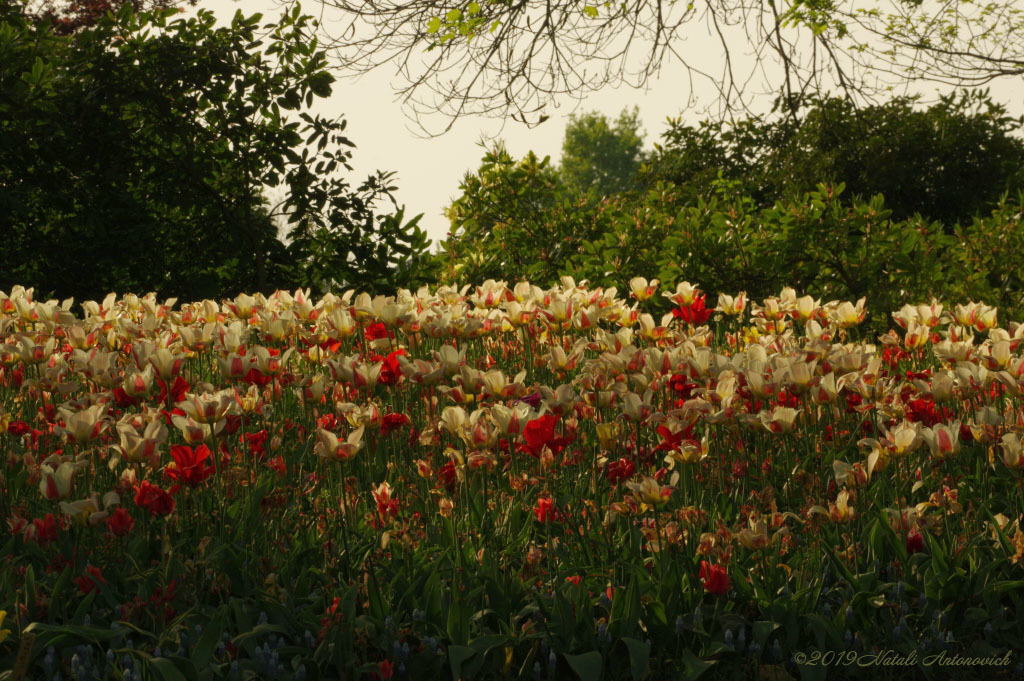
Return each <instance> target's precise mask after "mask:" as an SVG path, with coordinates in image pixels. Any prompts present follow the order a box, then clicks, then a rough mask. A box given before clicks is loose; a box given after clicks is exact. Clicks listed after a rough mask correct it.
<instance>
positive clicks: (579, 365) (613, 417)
mask: <svg viewBox="0 0 1024 681" xmlns="http://www.w3.org/2000/svg"><path fill="white" fill-rule="evenodd" d="M802 293H803V292H796V291H794V290H792V289H785V290H783V291H782V292H781V293H780V294H779V295H778V296H776V297H772V298H768V299H766V300H762V301H754V300H748V299H747V296H746V294H744V293H736V292H733V294H732V295H726V294H717V295H715V294H714V292H708V293H706V292H702V291H701V290H700V289H699V287H698V286H696V285H691V284H689V283H685V282H683V283H679V284H673V285H671V286H666V285H662V284H660V283H659V282H658V281H646V280H644V279H640V278H637V279H634V280H633V281H632V282H630V286H629V290H628V291H616V290H615V289H601V288H596V287H590V286H589V285H588V284H587V282H575V281H573V280H572V279H570V278H568V277H564V278H563V279H562V281H561V282H560V283H559V284H558V285H556V286H553V287H551V288H546V289H544V288H540V287H539V286H536V285H531V284H528V283H525V282H522V283H515V284H512V283H506V282H495V281H487V282H484V283H483V284H481V285H479V286H475V287H465V288H462V289H456V288H452V287H448V286H439V287H424V288H422V289H420V290H418V291H406V290H401V291H399V292H398V294H397V295H395V296H387V297H385V296H371V295H368V294H366V293H360V292H357V291H346V292H344V293H341V292H339V294H338V295H334V294H326V295H324V296H323V297H322V298H320V299H314V298H312V297H311V296H310V293H309V292H308V291H301V290H300V291H295V292H294V293H290V294H289V293H287V292H284V291H279V292H276V293H274V294H272V295H269V296H264V295H260V294H257V295H253V296H249V295H239V296H237V297H236V298H234V299H233V300H224V301H213V300H204V301H201V302H189V303H181V302H179V301H175V300H166V301H161V300H159V299H157V298H156V296H155V295H153V294H150V295H147V296H144V297H140V296H136V295H131V294H126V295H114V294H111V295H110V296H108V297H107V298H106V299H105V300H103V301H102V302H97V301H85V302H80V301H71V300H68V301H63V302H61V301H55V300H51V301H42V300H36V299H35V298H34V297H33V292H32V291H31V290H26V289H23V288H20V287H18V288H15V289H14V290H12V291H10V292H9V293H0V515H2V516H3V522H2V523H0V566H2V568H0V681H18V680H19V679H40V680H45V681H55V680H57V679H61V680H63V681H67V680H70V679H76V680H85V679H94V680H106V679H115V680H125V681H135V680H149V679H156V680H161V681H179V680H182V679H184V680H189V681H191V680H194V679H198V680H204V681H205V680H213V679H238V680H242V679H270V680H280V681H293V680H294V681H302V680H308V681H314V680H317V679H339V680H340V679H344V680H346V681H355V680H357V679H366V680H368V681H369V680H386V679H396V680H405V679H410V680H419V679H424V680H427V679H450V680H452V681H455V680H456V679H463V680H467V681H468V680H471V679H527V680H533V681H561V680H563V679H565V680H570V681H571V680H573V679H580V680H581V681H612V680H618V679H623V680H631V681H640V680H642V679H648V680H651V681H668V680H673V681H675V680H695V679H773V680H774V679H808V680H819V679H820V680H825V679H845V678H851V679H869V678H880V679H919V678H920V679H937V680H946V679H982V678H985V679H993V680H999V679H1006V680H1009V679H1021V678H1024V624H1021V623H1020V622H1019V621H1018V615H1019V614H1020V613H1021V611H1022V608H1024V527H1022V523H1024V489H1022V475H1024V453H1022V451H1021V438H1022V436H1024V399H1022V391H1024V356H1022V347H1021V345H1022V343H1024V324H1022V323H1017V322H1014V321H1009V320H1005V319H1003V318H1002V317H1001V315H999V311H998V310H996V309H995V308H993V307H990V306H987V305H985V304H984V303H980V302H967V301H942V302H940V301H937V300H931V301H920V304H916V305H906V306H904V307H903V308H902V309H900V310H894V311H892V315H891V317H890V318H889V319H888V320H871V321H874V322H876V325H875V326H873V327H870V328H878V326H877V322H879V321H882V323H883V324H887V326H888V328H889V329H890V330H889V331H887V332H886V333H884V334H878V333H877V331H869V326H868V324H867V323H866V321H865V312H864V305H865V301H864V300H863V299H862V300H860V301H825V302H823V301H821V300H817V299H814V298H812V297H811V296H806V295H802ZM713 303H714V304H713Z"/></svg>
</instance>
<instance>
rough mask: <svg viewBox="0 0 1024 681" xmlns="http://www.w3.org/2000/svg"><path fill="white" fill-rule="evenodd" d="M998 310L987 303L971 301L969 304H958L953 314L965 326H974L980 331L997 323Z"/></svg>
mask: <svg viewBox="0 0 1024 681" xmlns="http://www.w3.org/2000/svg"><path fill="white" fill-rule="evenodd" d="M996 314H997V310H996V308H994V307H991V306H989V305H986V304H985V303H970V304H969V305H957V306H956V307H955V308H954V311H953V316H954V317H956V321H957V323H959V324H962V325H963V326H970V327H974V328H975V329H976V330H978V331H988V330H989V329H991V328H993V327H995V325H996Z"/></svg>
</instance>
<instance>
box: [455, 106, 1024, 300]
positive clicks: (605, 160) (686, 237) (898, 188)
mask: <svg viewBox="0 0 1024 681" xmlns="http://www.w3.org/2000/svg"><path fill="white" fill-rule="evenodd" d="M800 111H801V115H800V116H799V117H798V118H796V119H794V118H793V117H792V116H790V115H789V113H788V112H784V111H782V112H776V114H775V115H773V116H767V117H763V118H747V119H743V120H741V121H738V122H737V123H736V124H734V125H726V124H723V123H722V122H720V121H713V120H709V121H704V122H702V123H700V124H698V125H696V126H689V125H686V124H684V123H683V122H682V121H681V120H678V119H676V120H673V121H670V123H669V125H668V128H667V129H666V131H665V132H664V133H663V134H662V136H661V138H660V141H659V142H658V143H657V144H655V145H654V148H653V150H652V151H645V150H644V149H643V145H642V133H641V131H640V130H639V124H638V121H637V116H636V112H635V111H633V112H631V111H628V110H627V111H624V112H623V113H622V114H621V115H620V116H619V118H618V119H617V120H616V121H615V122H610V121H608V120H607V119H606V118H605V117H604V116H602V115H600V114H597V113H590V114H585V115H582V116H579V117H574V118H572V119H571V122H570V124H569V126H568V127H567V129H566V134H565V141H564V144H563V149H562V159H561V163H560V164H554V163H552V162H551V160H550V159H549V158H544V159H540V158H538V157H537V156H536V154H533V153H532V152H531V153H529V154H527V155H526V156H525V157H523V158H521V159H516V158H513V157H512V156H511V155H510V154H509V153H508V151H507V150H506V149H505V148H504V147H503V146H502V145H501V144H497V145H495V146H494V147H493V148H490V149H488V150H487V152H486V154H485V156H484V158H483V161H482V164H481V166H480V167H479V169H477V171H475V172H471V173H467V175H466V176H465V178H464V180H463V182H462V184H461V186H460V190H461V194H460V196H458V197H457V198H456V199H455V200H454V201H453V202H452V204H451V206H450V207H449V209H448V216H449V219H450V221H451V226H452V229H451V236H450V238H449V240H448V241H447V242H446V243H445V244H444V248H445V253H446V257H447V262H446V267H445V272H446V276H447V277H448V278H449V279H450V280H453V281H457V282H462V283H470V282H479V281H482V280H484V279H487V278H496V279H509V280H514V279H517V278H521V277H525V278H529V279H530V280H532V281H537V282H549V281H555V280H557V277H558V276H559V275H562V274H569V275H572V276H574V277H576V278H577V280H579V279H583V278H586V279H589V280H590V281H591V282H593V283H595V284H600V285H605V286H618V287H619V288H620V290H622V289H623V288H625V287H626V286H627V283H628V281H629V280H630V278H632V277H634V276H644V277H647V278H654V277H657V278H659V279H661V280H662V281H666V282H674V281H679V280H682V279H686V280H689V281H691V282H694V283H697V284H700V285H701V286H702V287H703V288H704V289H705V290H706V291H708V292H710V293H712V294H715V293H717V292H723V293H735V292H736V291H739V290H745V291H747V292H748V293H749V294H750V295H752V296H768V295H775V294H777V293H778V292H779V290H781V288H782V287H783V286H795V287H797V289H798V290H801V291H806V292H809V293H813V294H814V295H816V296H819V295H820V296H826V297H827V298H844V299H857V298H859V297H861V296H867V297H868V301H869V304H870V305H871V306H872V308H873V311H874V312H875V313H876V319H877V318H879V317H881V318H884V317H885V316H886V315H887V314H888V312H889V311H891V310H894V309H898V308H899V307H900V306H901V305H902V304H904V303H906V302H919V301H927V300H928V299H929V298H930V297H931V296H932V295H936V296H940V297H942V296H946V297H947V298H948V299H949V300H950V301H954V300H955V301H960V300H967V299H980V298H984V299H985V300H986V302H989V303H990V304H998V305H1001V306H1002V307H1003V309H1004V310H1005V311H1006V312H1011V313H1014V312H1024V305H1022V303H1024V301H1022V300H1021V295H1022V294H1021V290H1022V283H1024V247H1022V246H1021V244H1024V229H1022V227H1021V192H1022V191H1024V141H1022V140H1021V138H1020V137H1019V135H1018V134H1017V133H1018V132H1019V130H1020V127H1021V124H1022V121H1021V120H1020V119H1014V118H1011V117H1010V116H1008V115H1007V114H1006V111H1005V109H1004V108H1003V107H1001V106H999V105H998V104H995V103H994V102H992V101H991V100H990V99H989V98H988V97H987V95H985V94H984V93H981V94H978V93H975V94H967V93H963V94H959V95H949V96H946V97H944V98H942V99H941V100H940V101H939V102H937V103H935V104H933V105H932V106H929V107H922V106H919V105H916V102H915V100H913V99H908V98H897V99H893V100H892V101H890V102H888V103H886V104H882V105H877V106H868V107H862V108H855V107H854V106H852V105H851V104H850V103H849V102H848V101H847V100H844V99H841V98H828V97H825V98H816V99H812V100H808V101H807V102H806V103H804V104H803V105H802V107H801V109H800Z"/></svg>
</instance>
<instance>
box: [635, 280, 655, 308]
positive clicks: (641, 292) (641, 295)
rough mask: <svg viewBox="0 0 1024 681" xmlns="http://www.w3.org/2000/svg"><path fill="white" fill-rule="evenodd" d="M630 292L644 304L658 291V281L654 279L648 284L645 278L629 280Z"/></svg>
mask: <svg viewBox="0 0 1024 681" xmlns="http://www.w3.org/2000/svg"><path fill="white" fill-rule="evenodd" d="M629 290H630V293H631V294H632V295H633V297H634V298H636V299H637V300H639V301H640V302H641V303H642V302H644V301H645V300H649V299H650V298H651V297H652V296H653V295H654V292H655V291H657V290H658V280H657V279H652V280H651V281H650V282H648V281H647V280H646V279H644V278H643V277H633V278H632V279H630V280H629Z"/></svg>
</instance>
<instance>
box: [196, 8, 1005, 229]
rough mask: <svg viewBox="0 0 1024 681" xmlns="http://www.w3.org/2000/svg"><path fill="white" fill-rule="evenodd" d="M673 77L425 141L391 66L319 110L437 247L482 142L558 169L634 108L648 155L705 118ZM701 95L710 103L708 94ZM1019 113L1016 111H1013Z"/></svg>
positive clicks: (476, 119) (999, 94)
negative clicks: (588, 116) (683, 125)
mask: <svg viewBox="0 0 1024 681" xmlns="http://www.w3.org/2000/svg"><path fill="white" fill-rule="evenodd" d="M200 5H201V7H203V8H205V9H209V10H211V11H213V12H214V14H215V16H216V17H217V18H218V21H219V22H224V23H226V22H229V21H230V19H231V17H232V16H233V15H234V13H235V12H236V11H237V10H239V9H241V10H242V11H243V12H245V13H246V14H253V13H256V12H262V13H263V15H264V20H265V21H264V23H266V21H269V20H272V19H275V18H276V17H277V16H278V14H279V12H280V10H279V9H278V7H277V3H276V2H275V0H244V1H238V0H200ZM303 9H304V10H305V11H307V12H310V13H313V12H318V11H319V9H320V3H318V2H313V1H311V0H307V2H305V3H304V4H303ZM702 28H703V27H702V25H701V24H699V23H696V24H695V25H694V29H695V30H696V31H698V32H699V31H700V30H701V29H702ZM688 47H689V48H690V50H694V49H696V50H697V51H698V53H699V51H700V50H702V49H704V50H706V54H707V56H706V59H709V60H714V59H716V58H717V55H719V54H720V52H721V50H720V48H717V46H716V43H715V42H714V41H712V40H710V39H706V40H705V41H703V43H702V41H701V40H700V36H697V37H696V39H695V40H694V41H691V44H689V46H688ZM672 74H673V71H672V68H671V63H670V62H669V63H667V65H666V67H665V68H664V69H663V71H662V74H661V78H660V79H657V80H652V83H651V85H650V86H649V88H648V89H647V90H646V91H643V90H637V89H634V88H630V87H628V86H622V87H619V88H617V89H611V88H606V89H604V90H602V91H600V92H598V93H595V94H592V95H590V96H588V97H587V98H586V99H584V100H583V101H582V103H579V104H577V102H576V101H575V100H572V99H568V98H567V99H566V100H565V101H562V102H558V103H557V108H553V109H550V108H549V110H548V114H549V115H550V119H548V120H547V121H546V122H544V123H542V124H541V125H539V126H537V127H534V128H527V127H526V126H525V125H523V124H521V123H517V122H515V121H512V120H508V121H502V120H496V119H494V118H484V117H480V116H473V117H466V118H464V119H461V120H459V121H458V122H456V124H455V126H454V127H453V128H452V129H451V130H450V131H449V132H448V133H446V134H444V135H442V136H440V137H436V138H431V139H424V138H422V133H421V132H419V131H418V129H417V127H416V125H415V124H414V123H413V122H411V121H410V120H409V119H408V118H407V117H406V113H405V112H404V111H403V109H402V105H401V103H400V102H398V101H397V100H396V95H395V91H394V90H395V88H393V87H392V83H393V82H394V83H395V84H396V85H399V84H401V82H400V81H399V80H398V79H397V78H395V76H394V69H390V70H389V67H388V66H383V67H381V68H379V69H377V70H375V71H373V72H371V73H368V74H364V75H362V76H360V77H359V78H357V79H352V78H339V79H338V80H337V81H336V82H335V84H334V92H333V94H332V96H331V97H330V99H329V100H327V101H325V102H322V103H321V104H320V105H319V108H318V111H319V112H320V113H322V114H324V115H331V116H335V115H339V114H342V115H344V116H345V118H346V119H347V120H348V129H347V135H348V137H349V138H350V139H351V140H352V141H353V142H354V143H355V145H356V148H355V150H354V156H353V160H352V165H353V167H354V168H355V173H354V174H353V176H352V177H351V179H350V181H351V183H352V184H353V185H358V184H359V182H361V181H362V179H364V178H365V176H366V175H367V174H368V173H370V172H373V171H375V170H378V169H379V170H387V171H395V172H396V173H397V176H396V182H395V184H397V186H398V192H397V194H396V196H397V199H398V202H399V203H400V204H405V206H406V215H408V216H412V215H415V214H417V213H423V214H424V215H423V219H422V220H421V222H420V224H421V225H422V226H423V227H424V228H425V229H426V230H427V233H428V234H429V235H430V238H431V239H433V240H435V241H436V240H440V239H444V238H445V235H446V234H447V232H448V228H449V225H448V222H447V220H446V219H445V218H444V216H443V210H444V207H445V206H447V205H448V204H449V203H450V202H451V200H452V199H453V198H454V197H456V196H457V195H458V189H459V182H460V181H461V179H462V177H463V175H464V174H465V173H466V171H468V170H476V168H477V167H478V166H479V164H480V160H481V157H482V156H483V149H482V148H481V147H480V146H479V145H478V142H479V141H480V140H481V138H489V139H493V138H496V137H500V138H501V139H503V140H505V142H506V145H507V146H508V149H509V151H510V152H511V153H512V154H513V156H515V157H517V158H518V157H521V156H523V155H524V154H525V153H526V152H527V151H529V150H533V151H534V152H536V153H537V154H538V155H539V156H541V157H543V156H546V155H549V156H551V160H552V162H557V161H558V160H559V156H560V154H561V146H562V136H563V134H564V131H565V125H566V122H567V121H568V118H569V114H571V113H574V112H575V113H577V114H580V113H584V112H587V111H594V110H596V111H600V112H601V113H604V114H605V115H606V116H608V118H609V119H614V118H616V117H617V116H618V114H619V112H621V111H622V109H623V108H624V107H627V106H628V107H632V106H634V105H636V106H638V107H639V109H640V119H641V121H642V124H643V129H644V130H645V132H646V137H645V143H646V144H645V146H646V147H648V148H650V147H651V145H652V143H653V142H654V141H656V140H657V139H658V138H659V137H660V135H661V133H662V132H663V131H664V130H665V128H666V123H665V121H666V119H667V118H668V117H677V116H680V115H682V116H683V119H684V120H685V121H686V122H688V123H690V124H696V123H697V122H698V121H699V120H700V118H701V117H700V115H699V114H698V113H697V112H695V111H689V112H686V113H684V112H683V111H682V110H683V106H684V104H685V101H686V99H687V97H688V94H689V93H688V90H686V89H684V88H682V87H681V86H682V85H683V84H682V83H677V82H673V80H674V79H673V78H672ZM992 91H993V97H994V99H995V100H996V101H1000V102H1003V103H1008V102H1009V100H1010V98H1011V97H1013V98H1015V99H1016V100H1018V103H1019V100H1021V92H1022V88H1021V87H1020V84H1019V82H1017V81H1016V80H1010V79H1007V82H1004V83H998V84H997V85H996V86H993V87H992ZM923 93H924V94H929V95H933V94H934V88H931V87H929V88H925V89H923ZM698 94H700V93H698ZM704 96H705V97H709V96H710V91H709V92H708V93H706V94H705V95H704ZM765 103H766V105H769V104H770V97H766V98H765ZM1014 108H1017V107H1015V106H1014V107H1011V110H1012V109H1014ZM1018 113H1019V112H1018ZM436 120H437V125H434V126H432V127H433V128H443V126H444V124H445V122H446V121H447V119H444V118H442V117H440V116H438V118H437V119H436Z"/></svg>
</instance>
